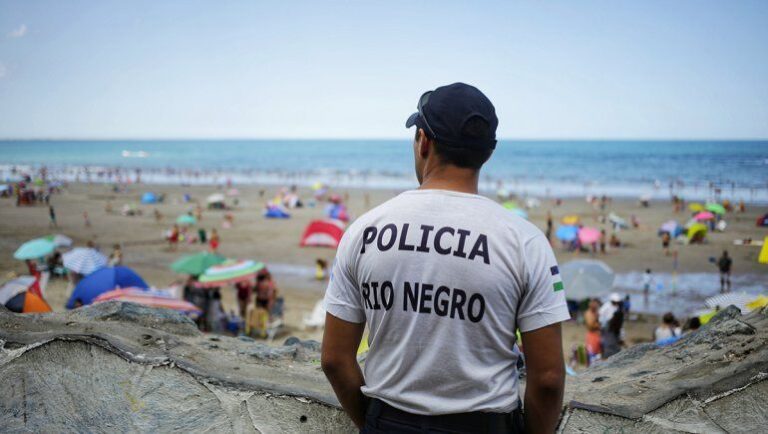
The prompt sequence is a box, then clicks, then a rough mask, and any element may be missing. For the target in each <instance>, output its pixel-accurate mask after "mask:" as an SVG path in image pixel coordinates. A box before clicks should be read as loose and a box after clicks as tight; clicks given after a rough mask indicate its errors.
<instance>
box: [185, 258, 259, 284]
mask: <svg viewBox="0 0 768 434" xmlns="http://www.w3.org/2000/svg"><path fill="white" fill-rule="evenodd" d="M263 269H264V264H263V263H261V262H256V261H251V260H234V259H229V260H227V261H225V262H222V263H221V264H219V265H214V266H212V267H209V268H208V269H207V270H205V273H203V274H202V275H201V276H200V278H199V279H198V281H197V282H196V283H195V286H197V287H202V288H214V287H217V286H224V285H230V284H233V283H237V282H244V281H247V280H251V279H253V278H254V277H256V273H258V272H259V271H261V270H263Z"/></svg>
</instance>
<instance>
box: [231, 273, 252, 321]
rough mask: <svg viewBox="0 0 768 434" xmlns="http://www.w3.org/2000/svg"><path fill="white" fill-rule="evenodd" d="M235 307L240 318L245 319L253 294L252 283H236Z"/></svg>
mask: <svg viewBox="0 0 768 434" xmlns="http://www.w3.org/2000/svg"><path fill="white" fill-rule="evenodd" d="M235 289H236V290H237V307H238V308H239V310H240V317H242V318H245V315H246V313H247V311H248V305H250V304H251V295H252V294H253V283H252V282H251V281H243V282H237V283H236V284H235Z"/></svg>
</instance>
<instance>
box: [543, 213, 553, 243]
mask: <svg viewBox="0 0 768 434" xmlns="http://www.w3.org/2000/svg"><path fill="white" fill-rule="evenodd" d="M544 235H545V236H546V237H547V241H550V242H551V241H552V211H547V230H546V231H545V232H544Z"/></svg>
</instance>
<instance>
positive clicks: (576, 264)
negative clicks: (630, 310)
mask: <svg viewBox="0 0 768 434" xmlns="http://www.w3.org/2000/svg"><path fill="white" fill-rule="evenodd" d="M559 271H560V276H561V278H562V279H563V286H564V287H565V294H566V297H567V298H569V299H571V300H582V299H585V298H593V297H600V296H602V295H605V294H607V293H609V292H610V291H611V288H613V281H614V279H615V278H616V275H615V274H614V272H613V270H612V269H611V267H609V266H608V265H607V264H606V263H605V262H603V261H597V260H592V259H580V260H576V261H571V262H568V263H566V264H564V265H562V266H560V270H559Z"/></svg>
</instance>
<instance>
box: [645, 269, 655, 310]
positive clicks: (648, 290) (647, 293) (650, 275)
mask: <svg viewBox="0 0 768 434" xmlns="http://www.w3.org/2000/svg"><path fill="white" fill-rule="evenodd" d="M652 284H653V273H651V269H650V268H646V269H645V273H643V303H645V307H648V302H649V299H650V296H651V285H652Z"/></svg>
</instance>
